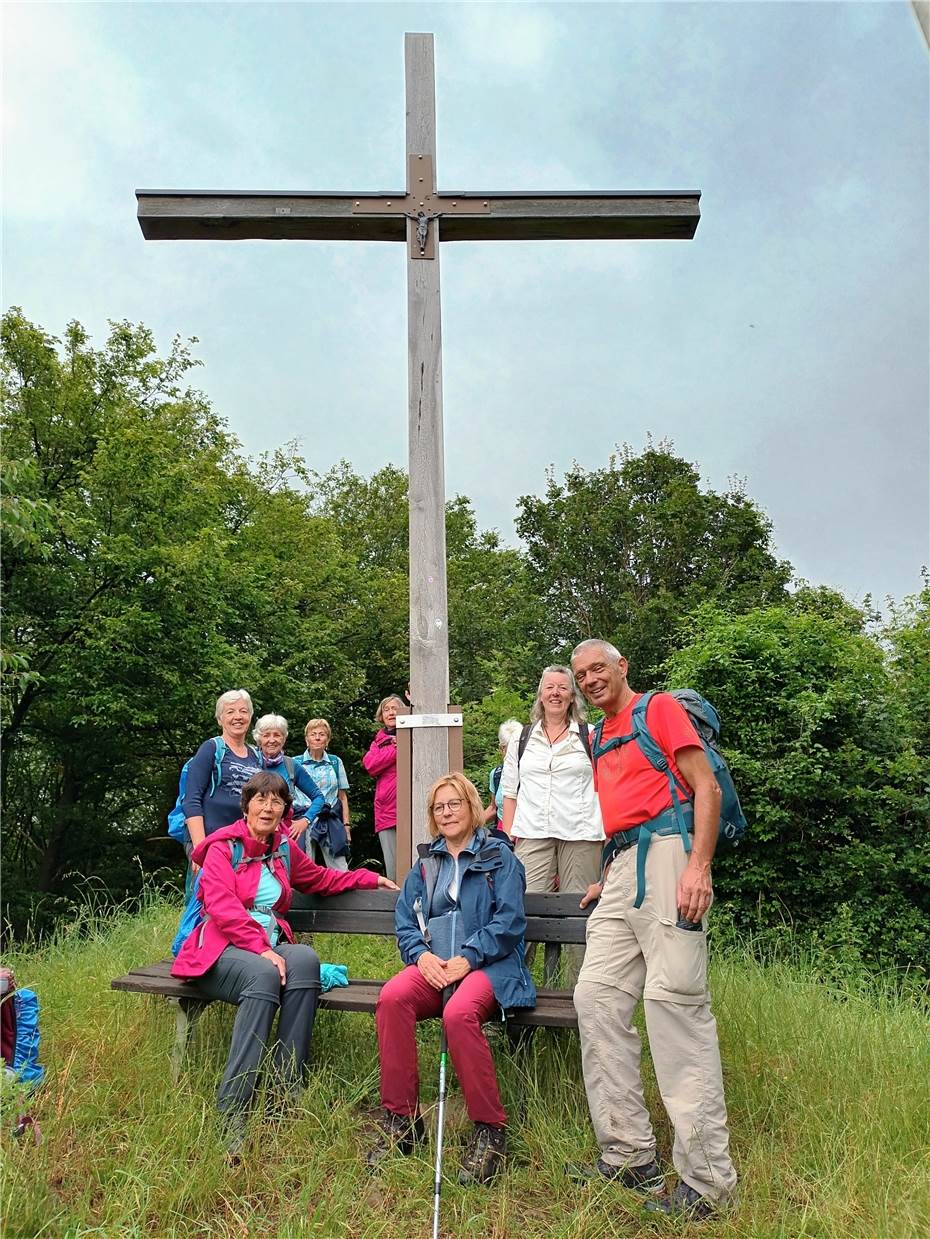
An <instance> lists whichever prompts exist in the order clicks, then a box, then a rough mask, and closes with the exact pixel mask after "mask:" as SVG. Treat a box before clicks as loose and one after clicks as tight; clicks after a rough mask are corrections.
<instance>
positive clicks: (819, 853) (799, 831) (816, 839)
mask: <svg viewBox="0 0 930 1239" xmlns="http://www.w3.org/2000/svg"><path fill="white" fill-rule="evenodd" d="M837 599H838V596H837V595H835V594H832V592H831V591H805V592H803V593H802V595H801V596H800V597H799V598H798V599H797V601H796V603H792V602H789V603H788V604H786V605H784V606H781V607H772V608H767V609H756V610H752V611H749V612H747V613H746V614H744V615H738V616H732V615H728V614H726V613H724V612H722V611H720V610H719V609H717V608H715V607H713V606H711V605H705V606H704V607H702V608H700V609H699V610H698V611H697V612H695V613H694V614H693V615H692V616H691V617H689V621H688V624H689V634H690V636H691V642H690V644H689V645H687V646H685V647H683V648H682V649H680V650H678V651H677V652H675V653H674V654H673V655H672V656H671V657H670V659H669V661H668V664H667V668H666V671H667V684H668V686H669V687H682V686H685V685H689V686H693V687H695V688H697V689H698V690H699V691H700V692H702V693H703V694H704V695H705V696H707V697H708V698H709V699H710V700H711V701H712V702H713V703H714V705H715V706H716V707H717V708H718V710H719V712H720V716H721V719H722V723H723V735H722V740H723V745H724V751H725V752H726V755H727V758H728V760H729V761H730V765H731V768H732V770H733V775H734V779H735V781H736V785H737V788H738V789H739V792H740V797H741V799H742V801H743V807H744V810H745V812H746V817H747V819H748V821H749V834H748V836H747V839H746V840H745V841H744V842H743V843H741V844H740V845H739V846H738V847H737V848H734V849H730V848H726V847H722V848H721V850H720V852H719V853H718V858H717V860H716V861H715V873H716V876H715V885H716V886H717V889H718V893H719V896H720V898H721V901H722V902H724V903H725V904H726V905H727V906H728V907H729V908H731V909H732V910H733V912H734V915H735V917H736V920H737V922H738V923H740V924H742V925H743V926H746V927H752V928H755V929H759V928H765V927H770V926H772V925H776V926H777V925H781V924H783V923H784V922H785V921H786V920H788V921H790V922H792V923H793V924H794V925H795V926H796V927H797V928H798V929H800V930H802V931H803V932H805V933H808V934H809V933H811V932H819V933H826V932H829V931H830V930H831V927H835V926H836V925H837V924H840V923H842V924H843V925H844V926H845V928H844V933H845V934H846V935H847V936H848V935H849V934H853V935H855V938H856V941H855V942H854V943H853V944H852V945H854V946H856V947H858V948H860V949H861V950H862V952H863V954H865V955H866V957H868V958H870V959H872V960H873V961H874V962H886V961H897V962H898V963H906V964H908V965H911V966H913V967H917V968H920V969H925V968H926V963H927V959H928V957H930V928H928V926H930V853H928V850H927V846H926V840H927V837H928V832H930V804H928V797H927V791H926V789H927V785H928V782H930V762H928V760H927V757H926V756H925V755H924V756H921V755H920V753H918V752H917V751H915V748H914V745H913V740H912V735H911V728H910V726H909V724H908V703H907V701H906V700H905V699H904V697H903V696H902V694H901V693H900V691H899V689H898V685H897V684H896V677H895V674H894V673H893V670H892V669H891V668H890V667H889V664H888V661H887V659H886V656H885V652H884V650H883V648H882V646H881V644H880V643H879V642H878V641H877V640H876V639H875V638H874V637H873V636H871V635H869V633H868V632H867V631H866V622H867V619H868V616H867V614H866V613H864V612H860V613H859V617H858V624H854V623H852V614H853V611H854V608H852V607H851V605H850V604H849V603H846V602H845V600H842V599H840V601H841V602H842V603H843V605H842V606H841V607H838V606H837Z"/></svg>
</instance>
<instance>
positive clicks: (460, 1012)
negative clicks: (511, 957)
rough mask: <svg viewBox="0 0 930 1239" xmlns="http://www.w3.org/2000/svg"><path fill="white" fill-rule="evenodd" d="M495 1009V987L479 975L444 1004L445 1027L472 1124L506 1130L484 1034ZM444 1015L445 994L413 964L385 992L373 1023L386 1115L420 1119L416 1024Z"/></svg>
mask: <svg viewBox="0 0 930 1239" xmlns="http://www.w3.org/2000/svg"><path fill="white" fill-rule="evenodd" d="M496 1007H497V1000H496V999H495V997H494V990H493V989H492V988H491V982H490V981H489V980H488V979H487V977H486V976H485V975H484V973H483V972H482V971H481V970H480V969H479V970H478V971H476V972H470V973H469V974H468V976H467V977H465V979H464V980H463V981H461V982H460V984H459V987H458V989H457V990H456V991H455V993H454V994H453V995H452V996H451V998H450V999H449V1001H448V1002H447V1003H446V1009H445V1011H444V1012H443V1016H442V1022H443V1027H444V1028H445V1030H446V1039H447V1040H448V1043H449V1052H450V1053H451V1055H452V1063H453V1065H454V1067H455V1074H456V1075H457V1076H458V1078H459V1083H460V1084H461V1086H462V1093H463V1095H464V1097H465V1106H466V1108H467V1110H468V1117H469V1118H470V1119H471V1121H472V1122H473V1123H493V1124H494V1125H495V1126H498V1127H503V1126H504V1124H505V1123H506V1122H507V1115H506V1113H505V1111H504V1107H503V1106H502V1105H501V1097H500V1092H499V1091H498V1088H497V1073H496V1072H495V1070H494V1059H493V1057H492V1056H491V1047H490V1046H489V1045H488V1042H487V1038H486V1037H485V1035H484V1033H483V1032H482V1030H481V1025H482V1024H483V1023H484V1021H485V1020H487V1019H488V1018H489V1017H490V1016H491V1014H492V1013H493V1011H494V1010H495V1008H496ZM440 1011H442V992H441V990H437V989H433V987H432V985H430V984H429V983H428V982H427V981H425V980H424V978H423V977H422V975H421V974H420V970H419V968H417V967H416V965H415V964H411V965H410V966H409V967H407V968H405V969H404V970H403V972H399V973H398V974H397V976H396V977H392V978H391V980H390V981H388V982H387V984H386V985H385V986H383V988H382V990H381V996H380V998H379V999H378V1006H377V1008H376V1010H375V1023H376V1024H377V1027H378V1048H379V1050H380V1054H381V1104H382V1106H383V1107H384V1108H385V1110H392V1111H393V1112H394V1113H395V1114H403V1115H408V1116H413V1115H415V1114H416V1112H417V1100H418V1098H419V1093H420V1078H419V1073H418V1071H417V1040H416V1027H417V1021H418V1020H425V1019H429V1018H430V1016H435V1015H439V1013H440Z"/></svg>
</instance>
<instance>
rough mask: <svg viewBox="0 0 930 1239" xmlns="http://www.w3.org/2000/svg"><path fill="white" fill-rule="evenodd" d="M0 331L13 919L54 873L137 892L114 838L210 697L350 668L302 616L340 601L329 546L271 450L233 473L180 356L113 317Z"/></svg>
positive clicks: (302, 695)
mask: <svg viewBox="0 0 930 1239" xmlns="http://www.w3.org/2000/svg"><path fill="white" fill-rule="evenodd" d="M0 341H2V350H3V355H2V365H3V396H4V435H3V477H4V481H5V484H6V490H5V495H4V503H5V512H6V513H12V514H13V520H12V522H11V524H10V525H9V526H8V528H7V530H6V544H5V550H4V556H3V581H4V605H5V615H4V657H5V667H6V672H7V673H6V675H5V678H4V686H3V700H2V706H3V714H2V729H3V732H2V742H3V749H4V757H5V760H4V764H3V784H2V796H3V806H4V835H5V847H4V862H5V867H6V877H7V881H6V882H5V884H4V885H5V893H9V892H11V891H12V892H13V893H14V896H15V897H17V898H19V899H20V903H21V906H20V908H19V913H18V919H20V920H21V919H22V917H23V916H25V915H26V911H27V906H28V904H29V902H30V892H31V891H38V892H45V893H55V894H62V893H67V892H68V891H69V890H70V889H72V886H73V883H72V880H71V878H69V876H68V875H69V874H70V873H72V872H78V873H81V874H86V873H87V872H88V870H89V869H98V871H99V867H100V865H101V864H106V865H109V866H110V870H109V874H108V877H107V884H108V886H109V887H110V891H111V894H113V895H114V896H115V895H118V894H119V893H120V891H121V890H125V889H128V887H129V886H133V885H135V884H137V882H138V874H134V873H133V872H132V870H133V868H134V866H133V862H132V852H133V849H134V847H135V848H137V847H138V841H139V839H140V838H144V837H145V836H146V835H150V834H153V833H156V832H157V833H160V832H161V830H162V829H163V814H164V812H165V810H166V809H167V807H168V805H169V804H170V802H171V801H172V800H173V797H174V787H175V786H176V780H177V771H178V768H179V766H180V764H181V762H182V761H183V760H184V758H186V757H187V756H188V755H189V753H190V752H191V751H192V748H193V747H194V745H195V744H196V743H199V742H200V740H202V739H203V737H204V735H205V734H209V732H210V731H212V730H213V727H214V722H213V720H212V703H213V700H214V699H215V697H216V696H217V695H218V694H219V693H220V692H221V691H223V690H224V689H226V688H229V687H231V686H233V685H239V684H246V685H248V686H249V687H250V688H251V690H252V691H253V694H254V695H255V696H256V699H257V700H258V702H259V703H263V704H265V705H266V708H268V707H274V708H278V709H281V708H282V705H281V703H282V700H286V701H288V702H291V703H295V702H296V701H297V700H301V699H302V700H303V701H306V700H307V699H312V695H313V694H314V693H317V692H318V691H319V688H320V685H321V684H322V683H323V681H324V680H326V681H330V677H332V680H333V681H335V682H338V680H339V678H340V676H348V677H349V678H350V679H353V673H352V672H351V670H347V669H346V663H345V659H344V656H343V655H342V653H341V649H342V643H343V635H344V633H343V628H344V624H345V623H346V621H345V619H344V618H343V617H344V611H345V608H342V607H340V606H337V607H334V608H333V612H334V614H335V618H333V617H332V616H330V615H329V613H325V614H324V617H323V619H322V620H321V619H320V616H319V614H318V612H317V607H318V604H319V599H320V597H321V596H323V595H324V592H325V590H326V589H334V591H335V595H336V596H337V597H338V598H339V599H340V601H341V599H342V598H343V596H344V595H345V593H346V589H345V580H344V577H345V570H344V568H343V567H342V565H341V563H340V560H339V548H338V545H337V544H336V542H335V540H334V539H333V538H332V537H331V536H328V535H327V532H326V530H325V528H324V527H323V526H322V524H321V522H319V521H317V520H314V519H313V518H311V516H310V515H309V513H308V512H307V510H306V508H307V500H306V498H305V497H301V496H300V495H298V494H296V493H295V491H294V490H293V488H291V487H290V486H289V485H288V484H287V473H288V468H289V466H288V464H287V461H286V459H285V458H284V457H283V456H278V457H275V458H271V459H269V460H267V461H265V462H263V463H262V464H261V465H260V466H259V467H258V468H257V469H254V470H252V469H250V468H249V467H248V466H247V465H246V463H245V462H244V461H243V460H242V459H241V458H240V457H239V455H238V453H237V444H236V442H235V440H234V439H232V438H231V437H230V436H229V435H228V434H227V432H226V431H225V429H224V428H223V426H222V424H221V423H220V421H219V419H218V418H216V417H215V416H214V415H213V413H212V412H211V411H210V409H209V407H208V405H207V404H206V402H205V401H204V400H203V398H202V397H201V396H199V395H198V394H197V393H195V392H192V391H190V390H189V389H182V382H183V380H184V378H185V376H186V375H187V373H188V372H189V371H190V369H191V368H192V367H193V366H194V365H195V364H196V363H195V362H194V361H193V359H192V358H191V355H190V352H189V350H188V348H187V347H186V346H184V345H182V344H181V343H180V341H177V340H175V342H174V344H173V345H172V348H171V350H170V352H169V354H168V356H167V357H165V358H159V357H158V356H157V355H156V353H155V348H154V342H153V340H152V337H151V334H150V333H149V332H148V331H147V330H146V329H145V328H142V327H133V326H131V325H130V324H127V323H116V324H113V325H112V329H111V333H110V337H109V339H108V340H107V342H106V345H105V346H104V347H103V348H102V349H100V350H95V349H93V348H92V347H91V345H90V344H89V342H88V340H87V337H86V335H85V333H84V332H83V330H82V329H81V327H80V326H79V325H78V324H76V323H72V324H70V325H69V326H68V328H67V331H66V333H65V338H64V341H63V345H62V347H61V348H60V349H59V348H58V346H57V342H56V341H55V340H53V339H52V338H51V337H49V336H47V335H45V334H44V333H43V332H42V331H41V330H39V329H38V328H37V327H35V326H33V325H32V324H31V323H29V322H27V320H26V319H25V318H24V317H23V315H22V313H21V312H20V311H18V310H13V311H11V312H10V313H9V314H8V315H6V317H5V318H4V319H3V323H2V334H0ZM356 682H357V677H355V679H354V681H353V691H354V688H355V685H356ZM114 847H115V848H116V849H117V851H118V852H119V853H120V857H121V859H119V860H118V861H116V860H114V859H113V857H112V856H110V854H109V851H108V849H112V848H114ZM89 862H90V863H89ZM117 871H118V873H117Z"/></svg>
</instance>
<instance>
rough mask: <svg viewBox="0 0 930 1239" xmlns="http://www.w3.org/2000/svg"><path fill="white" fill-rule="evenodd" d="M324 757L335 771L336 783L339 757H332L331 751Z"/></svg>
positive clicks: (337, 780)
mask: <svg viewBox="0 0 930 1239" xmlns="http://www.w3.org/2000/svg"><path fill="white" fill-rule="evenodd" d="M326 758H327V760H328V762H329V764H330V765H331V766H332V768H333V770H335V772H336V782H337V783H338V782H339V758H338V757H334V756H333V754H332V753H327V754H326Z"/></svg>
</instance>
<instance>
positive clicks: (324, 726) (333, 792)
mask: <svg viewBox="0 0 930 1239" xmlns="http://www.w3.org/2000/svg"><path fill="white" fill-rule="evenodd" d="M332 737H333V729H332V727H330V725H329V723H328V722H327V720H326V719H325V718H312V719H310V721H309V722H308V723H307V726H306V727H305V728H304V740H305V742H306V745H307V747H306V748H305V749H304V751H303V753H302V754H301V756H300V757H297V758H295V761H296V762H297V763H298V764H299V765H301V766H303V767H304V769H305V770H306V771H307V772H308V774H309V775H310V777H311V778H312V779H313V781H314V783H315V784H316V785H317V787H318V788H319V789H320V791H321V792H322V794H323V798H324V800H325V801H326V807H327V809H328V810H329V811H330V812H331V813H332V814H334V815H335V816H336V817H337V818H340V819H341V822H342V829H343V831H344V832H345V841H346V847H347V848H348V847H349V846H351V844H352V827H351V825H350V822H349V797H348V795H347V793H348V790H349V780H348V778H347V777H346V768H345V766H344V765H343V763H342V758H341V757H337V756H336V754H335V753H330V752H329V751H328V750H329V742H330V740H331V739H332ZM310 842H311V837H310V834H308V836H307V844H308V846H307V848H306V851H307V852H308V853H309V852H310V846H309V845H310ZM313 843H315V844H316V846H317V847H318V848H319V850H320V854H321V855H322V858H323V863H324V864H325V865H326V867H327V869H348V867H349V863H348V860H347V859H346V856H345V854H344V853H343V854H340V855H337V854H336V853H335V852H334V851H333V849H332V848H331V847H330V837H329V833H327V835H326V837H325V838H320V839H316V838H314V839H313Z"/></svg>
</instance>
